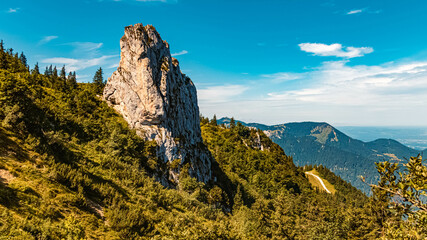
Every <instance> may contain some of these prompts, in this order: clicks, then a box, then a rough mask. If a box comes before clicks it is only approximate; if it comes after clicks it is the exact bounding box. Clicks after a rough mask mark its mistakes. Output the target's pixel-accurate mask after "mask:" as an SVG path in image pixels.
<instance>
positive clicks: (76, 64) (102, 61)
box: [41, 55, 118, 71]
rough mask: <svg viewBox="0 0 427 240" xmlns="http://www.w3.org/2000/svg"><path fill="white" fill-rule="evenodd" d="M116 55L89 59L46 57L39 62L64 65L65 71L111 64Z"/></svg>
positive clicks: (114, 60)
mask: <svg viewBox="0 0 427 240" xmlns="http://www.w3.org/2000/svg"><path fill="white" fill-rule="evenodd" d="M117 57H118V55H106V56H101V57H97V58H91V59H75V58H63V57H56V58H47V59H43V60H42V61H41V62H42V63H46V64H54V65H65V67H66V68H67V71H78V70H83V69H86V68H90V67H94V66H103V65H110V66H111V65H113V64H114V62H116V58H117Z"/></svg>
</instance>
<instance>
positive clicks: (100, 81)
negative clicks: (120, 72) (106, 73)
mask: <svg viewBox="0 0 427 240" xmlns="http://www.w3.org/2000/svg"><path fill="white" fill-rule="evenodd" d="M102 75H103V71H102V68H99V69H98V70H97V71H96V73H95V76H93V83H94V84H95V88H96V92H97V93H100V92H102V90H103V89H104V86H105V82H104V77H103V76H102Z"/></svg>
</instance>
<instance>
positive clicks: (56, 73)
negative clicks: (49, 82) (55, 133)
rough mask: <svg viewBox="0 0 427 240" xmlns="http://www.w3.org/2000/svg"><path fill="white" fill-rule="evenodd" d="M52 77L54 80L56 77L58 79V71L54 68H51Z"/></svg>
mask: <svg viewBox="0 0 427 240" xmlns="http://www.w3.org/2000/svg"><path fill="white" fill-rule="evenodd" d="M52 76H53V77H54V78H57V77H58V70H57V69H56V66H55V67H54V68H53V72H52Z"/></svg>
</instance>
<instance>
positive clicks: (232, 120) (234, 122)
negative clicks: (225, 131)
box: [230, 117, 236, 128]
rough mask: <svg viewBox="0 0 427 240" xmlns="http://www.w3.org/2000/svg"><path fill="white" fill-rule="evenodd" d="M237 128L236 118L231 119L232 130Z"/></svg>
mask: <svg viewBox="0 0 427 240" xmlns="http://www.w3.org/2000/svg"><path fill="white" fill-rule="evenodd" d="M234 127H236V121H234V117H232V118H231V119H230V128H234Z"/></svg>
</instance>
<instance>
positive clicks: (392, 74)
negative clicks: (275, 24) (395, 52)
mask: <svg viewBox="0 0 427 240" xmlns="http://www.w3.org/2000/svg"><path fill="white" fill-rule="evenodd" d="M346 63H347V61H333V62H325V63H323V65H322V66H321V67H319V68H317V69H315V70H314V71H311V72H306V73H302V74H304V75H305V77H307V78H310V80H311V83H310V84H307V86H306V87H305V88H303V89H295V90H288V91H282V92H271V93H269V94H268V96H267V98H266V100H268V101H271V102H276V103H281V104H285V105H286V104H289V105H295V104H296V105H298V106H300V109H301V110H295V112H294V113H293V114H296V115H298V114H299V115H300V116H304V114H305V113H302V112H301V111H304V112H310V113H312V116H311V117H312V118H316V119H317V120H318V121H335V122H341V123H345V124H353V125H364V124H365V125H369V124H371V125H372V124H376V125H411V124H413V125H425V123H424V122H423V121H422V120H421V119H425V118H426V117H427V114H426V113H425V112H424V111H422V110H421V109H425V108H426V105H427V95H426V94H425V92H426V91H427V61H425V62H407V63H388V64H383V65H377V66H366V65H357V66H348V65H346ZM291 115H292V114H291ZM415 116H416V117H415ZM301 120H310V119H300V121H301Z"/></svg>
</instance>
